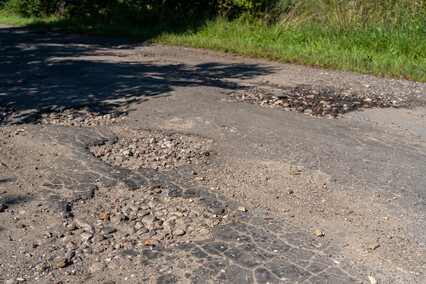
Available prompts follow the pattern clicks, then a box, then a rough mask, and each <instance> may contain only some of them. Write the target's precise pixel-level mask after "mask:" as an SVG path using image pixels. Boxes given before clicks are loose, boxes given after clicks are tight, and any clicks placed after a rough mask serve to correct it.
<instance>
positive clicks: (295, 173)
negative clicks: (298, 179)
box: [290, 171, 300, 176]
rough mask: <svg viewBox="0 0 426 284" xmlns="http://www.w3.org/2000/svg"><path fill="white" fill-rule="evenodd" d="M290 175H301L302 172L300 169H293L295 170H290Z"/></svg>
mask: <svg viewBox="0 0 426 284" xmlns="http://www.w3.org/2000/svg"><path fill="white" fill-rule="evenodd" d="M290 175H292V176H299V175H300V172H299V171H293V172H290Z"/></svg>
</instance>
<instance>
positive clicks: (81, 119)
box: [36, 107, 127, 126]
mask: <svg viewBox="0 0 426 284" xmlns="http://www.w3.org/2000/svg"><path fill="white" fill-rule="evenodd" d="M126 116H127V112H126V111H121V110H111V109H108V108H106V107H98V108H92V107H90V108H89V107H83V108H68V109H61V110H54V111H49V112H44V113H41V114H40V117H39V118H38V119H37V120H36V123H38V124H58V125H67V126H95V125H110V124H112V123H115V122H118V121H121V120H122V119H124V118H125V117H126Z"/></svg>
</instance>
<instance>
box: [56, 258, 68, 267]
mask: <svg viewBox="0 0 426 284" xmlns="http://www.w3.org/2000/svg"><path fill="white" fill-rule="evenodd" d="M56 266H57V267H59V268H65V267H67V266H68V259H66V258H63V259H61V260H60V261H59V262H57V263H56Z"/></svg>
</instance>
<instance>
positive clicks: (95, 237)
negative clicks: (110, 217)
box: [92, 233, 105, 243]
mask: <svg viewBox="0 0 426 284" xmlns="http://www.w3.org/2000/svg"><path fill="white" fill-rule="evenodd" d="M104 239H105V236H104V235H102V234H100V233H96V234H94V235H93V237H92V242H94V243H98V242H100V241H103V240H104Z"/></svg>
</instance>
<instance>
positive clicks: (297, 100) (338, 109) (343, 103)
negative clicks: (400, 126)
mask: <svg viewBox="0 0 426 284" xmlns="http://www.w3.org/2000/svg"><path fill="white" fill-rule="evenodd" d="M230 96H232V97H233V98H235V99H236V100H238V101H249V102H252V103H257V104H260V105H262V106H267V107H277V108H283V109H284V110H286V111H297V112H300V113H303V114H306V115H310V116H314V117H326V118H337V117H340V116H342V115H343V114H345V113H347V112H350V111H357V110H362V109H365V108H385V107H409V106H410V105H411V103H412V102H411V101H409V100H408V99H407V98H397V97H394V96H379V95H360V94H357V93H351V92H341V91H338V90H330V89H313V88H312V87H309V86H298V87H295V88H289V89H286V90H281V91H280V93H279V94H272V93H269V92H267V91H264V90H238V91H235V92H232V93H230Z"/></svg>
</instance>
